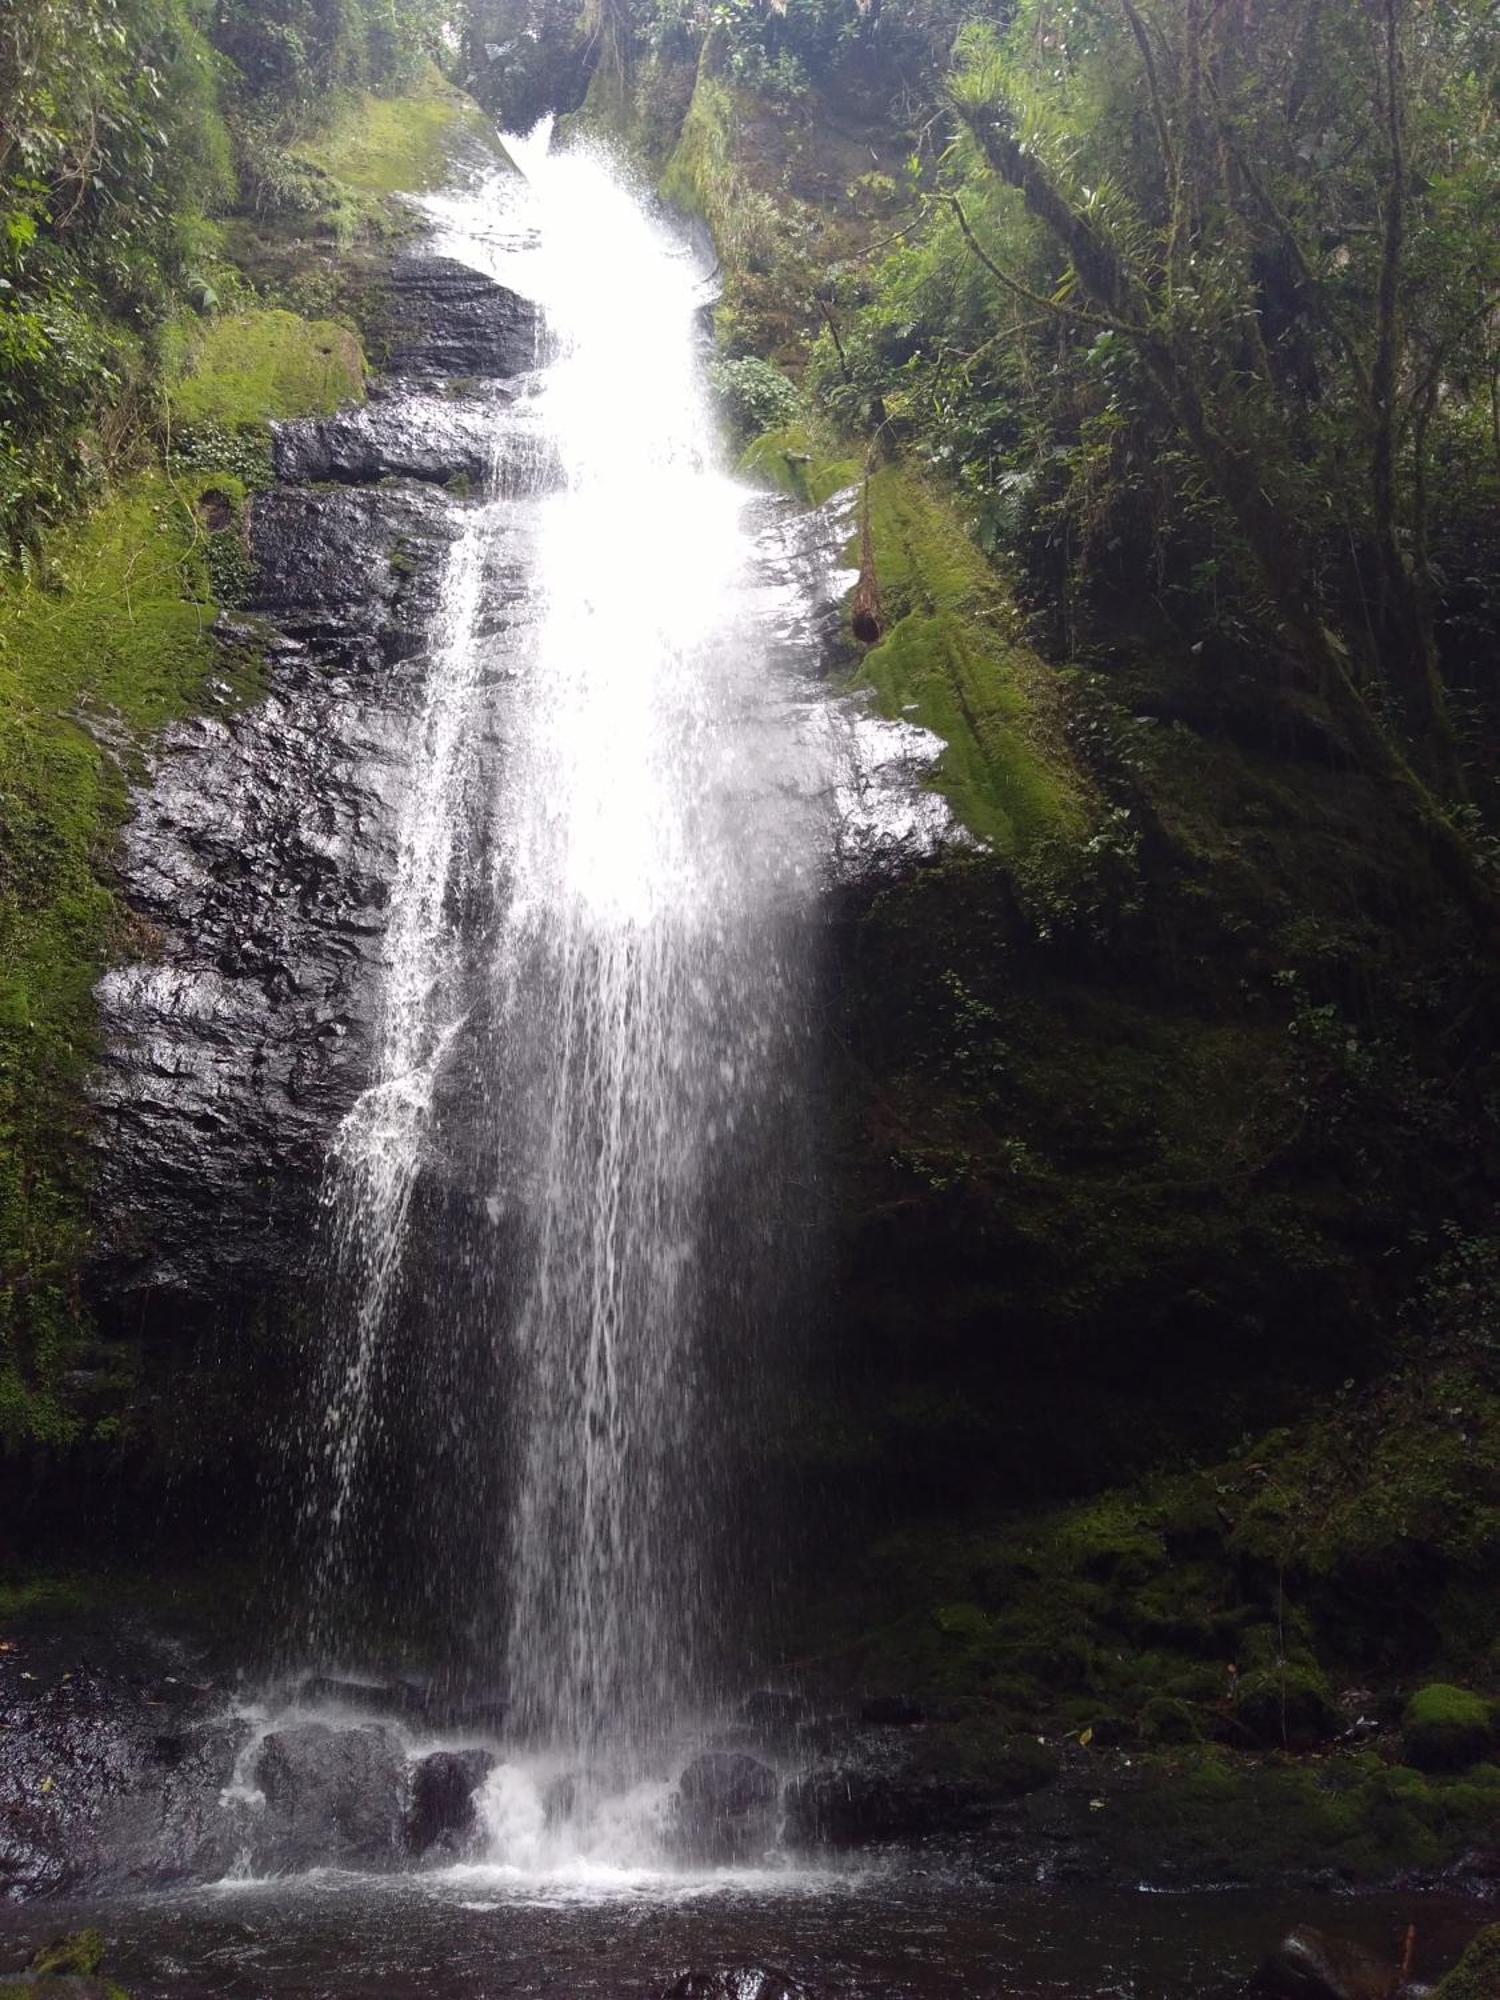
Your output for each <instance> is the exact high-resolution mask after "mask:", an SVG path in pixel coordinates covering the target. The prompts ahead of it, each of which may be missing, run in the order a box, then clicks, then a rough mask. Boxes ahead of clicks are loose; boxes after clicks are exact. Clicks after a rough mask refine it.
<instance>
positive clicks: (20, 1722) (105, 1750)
mask: <svg viewBox="0 0 1500 2000" xmlns="http://www.w3.org/2000/svg"><path fill="white" fill-rule="evenodd" d="M191 1672H192V1669H191V1666H190V1664H187V1663H184V1662H183V1661H182V1660H180V1659H178V1658H177V1657H175V1656H174V1655H172V1654H170V1653H165V1652H161V1651H158V1650H156V1649H147V1650H145V1651H143V1652H141V1653H140V1654H139V1655H137V1656H135V1657H133V1658H132V1659H131V1660H130V1661H129V1663H128V1665H126V1666H122V1665H118V1664H110V1665H94V1664H90V1663H89V1662H88V1661H87V1660H86V1659H77V1658H68V1657H65V1656H64V1655H62V1654H59V1653H57V1652H56V1651H55V1650H54V1649H51V1648H34V1647H32V1646H29V1645H27V1644H25V1643H22V1644H20V1645H19V1646H17V1647H16V1648H15V1649H14V1650H13V1651H8V1652H7V1653H5V1654H4V1655H0V1897H7V1898H32V1897H38V1896H56V1895H61V1894H65V1893H67V1892H68V1891H70V1890H73V1889H76V1888H81V1887H85V1886H93V1885H94V1884H98V1883H110V1884H112V1885H116V1886H122V1887H123V1886H144V1885H162V1884H167V1883H170V1882H174V1881H182V1880H186V1879H189V1878H196V1879H201V1878H203V1877H205V1876H212V1875H218V1874H222V1873H223V1872H224V1870H225V1868H227V1867H228V1865H229V1863H230V1861H231V1859H232V1858H233V1851H232V1848H231V1847H230V1846H229V1844H228V1839H227V1836H228V1831H229V1829H228V1828H227V1826H226V1825H225V1823H224V1820H223V1816H222V1814H221V1813H220V1811H219V1803H218V1802H219V1796H220V1793H221V1791H222V1790H223V1788H224V1787H225V1786H226V1785H227V1784H228V1783H229V1782H230V1778H231V1776H232V1774H233V1770H234V1764H235V1758H236V1756H237V1755H238V1753H239V1750H240V1748H241V1745H242V1744H243V1743H244V1742H245V1741H246V1740H247V1739H248V1736H249V1730H248V1727H247V1726H246V1725H244V1724H241V1723H238V1722H235V1721H232V1720H226V1719H225V1718H224V1717H223V1716H222V1715H221V1714H216V1713H215V1712H214V1711H215V1710H217V1709H220V1708H221V1707H222V1701H223V1697H222V1696H221V1695H217V1694H215V1692H214V1691H213V1690H212V1689H211V1688H206V1687H204V1686H203V1685H202V1684H200V1683H197V1682H196V1681H194V1680H193V1679H192V1678H190V1675H191Z"/></svg>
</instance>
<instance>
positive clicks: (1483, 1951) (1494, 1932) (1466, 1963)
mask: <svg viewBox="0 0 1500 2000" xmlns="http://www.w3.org/2000/svg"><path fill="white" fill-rule="evenodd" d="M1497 1993H1500V1924H1491V1925H1490V1927H1489V1929H1488V1930H1483V1931H1481V1932H1480V1933H1479V1935H1478V1937H1477V1938H1475V1940H1474V1942H1473V1943H1472V1944H1471V1945H1470V1946H1469V1948H1468V1950H1467V1951H1466V1952H1465V1953H1464V1955H1463V1957H1462V1958H1461V1959H1460V1960H1459V1961H1458V1963H1457V1965H1455V1966H1454V1968H1453V1970H1452V1971H1451V1972H1450V1973H1449V1974H1448V1976H1447V1978H1446V1979H1442V1980H1439V1982H1438V1987H1437V1991H1436V1993H1434V1995H1433V2000H1495V1996H1496V1994H1497Z"/></svg>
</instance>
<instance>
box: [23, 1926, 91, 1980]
mask: <svg viewBox="0 0 1500 2000" xmlns="http://www.w3.org/2000/svg"><path fill="white" fill-rule="evenodd" d="M103 1957H104V1934H103V1932H102V1931H96V1930H86V1931H72V1932H70V1933H69V1934H68V1936H67V1937H60V1938H54V1939H53V1941H52V1943H51V1944H44V1945H43V1946H42V1948H41V1950H40V1951H39V1952H37V1954H36V1955H35V1957H34V1958H33V1959H32V1961H31V1964H30V1965H29V1966H28V1967H27V1970H28V1971H29V1972H34V1973H37V1974H39V1975H40V1974H42V1973H50V1974H54V1975H57V1974H61V1973H67V1972H82V1973H90V1972H97V1971H98V1970H99V1966H100V1962H101V1961H102V1959H103Z"/></svg>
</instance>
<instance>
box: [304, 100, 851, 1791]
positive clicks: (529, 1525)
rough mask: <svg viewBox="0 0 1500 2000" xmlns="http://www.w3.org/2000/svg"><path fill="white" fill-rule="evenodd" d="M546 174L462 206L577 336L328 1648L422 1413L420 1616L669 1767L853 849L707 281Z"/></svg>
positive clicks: (551, 352) (534, 399) (404, 843)
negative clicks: (744, 452)
mask: <svg viewBox="0 0 1500 2000" xmlns="http://www.w3.org/2000/svg"><path fill="white" fill-rule="evenodd" d="M514 151H515V155H516V157H517V158H518V160H519V161H520V163H521V165H522V166H523V168H524V178H521V179H517V180H515V181H514V182H508V183H505V184H502V185H499V186H491V187H490V188H488V189H486V190H484V191H483V192H482V193H480V194H471V195H466V196H463V197H461V198H454V199H449V200H446V201H441V202H434V203H433V204H432V208H433V213H434V217H435V220H436V222H437V224H438V227H439V231H440V237H441V247H443V248H444V249H447V250H449V251H450V252H451V253H452V254H456V255H460V256H462V257H464V258H465V259H466V261H469V262H471V263H475V264H478V265H480V266H481V267H482V268H484V269H486V270H488V271H489V273H490V275H492V276H494V277H497V278H499V279H500V280H502V281H503V282H505V283H507V284H509V285H510V286H511V287H512V288H513V289H515V290H517V291H521V292H523V293H526V294H528V295H529V296H531V297H532V298H534V299H535V300H536V301H537V302H538V303H539V305H540V307H541V309H542V313H543V324H544V327H545V335H544V340H543V347H542V352H541V353H540V354H539V357H538V361H539V365H538V369H537V372H536V375H535V377H534V379H533V380H531V381H530V382H529V383H527V384H526V385H525V387H524V392H523V393H522V394H520V395H518V396H515V397H513V398H510V399H506V400H499V401H497V403H496V408H495V414H494V427H495V436H494V453H493V456H494V468H495V478H494V480H493V481H492V490H493V491H494V494H495V497H494V498H492V499H488V500H486V501H485V502H484V503H483V504H473V505H471V506H470V507H469V508H468V509H467V511H466V518H465V524H464V527H463V530H462V533H461V534H460V536H459V539H458V540H457V542H456V543H455V545H454V549H453V553H452V556H451V559H450V569H449V573H448V576H447V579H446V583H445V588H444V592H443V604H444V612H443V623H442V629H441V631H440V632H439V633H438V634H437V635H436V643H435V644H434V647H433V651H432V656H431V661H430V669H429V672H430V679H429V683H428V688H427V695H426V709H425V713H424V716H423V720H422V730H421V736H420V741H419V746H418V749H417V753H416V757H415V760H414V763H413V767H412V770H411V780H410V787H409V791H408V795H407V798H406V803H405V806H404V811H403V819H402V823H401V829H400V837H399V852H398V856H397V863H396V873H395V880H394V884H393V889H392V894H391V901H390V906H389V912H388V922H387V934H386V935H387V948H386V958H387V970H386V974H385V986H384V990H383V992H382V994H381V996H380V1012H379V1017H378V1024H377V1040H376V1062H375V1070H374V1075H373V1078H372V1081H371V1083H370V1086H369V1088H368V1089H367V1090H366V1092H365V1094H364V1096H363V1097H362V1098H361V1099H360V1101H359V1102H358V1104H357V1105H356V1106H355V1108H354V1110H353V1111H352V1112H351V1114H350V1115H349V1117H348V1119H347V1120H346V1121H345V1124H344V1127H343V1130H342V1132H341V1134H340V1139H339V1144H338V1148H337V1156H336V1159H335V1162H334V1170H333V1174H332V1177H331V1180H330V1194H329V1204H330V1212H331V1215H332V1218H333V1240H334V1246H335V1258H336V1263H337V1266H338V1270H339V1273H340V1283H339V1286H338V1288H337V1299H336V1305H335V1308H334V1311H333V1322H334V1323H333V1324H332V1326H331V1327H330V1328H329V1329H328V1333H327V1349H326V1359H325V1362H324V1368H323V1378H322V1382H321V1386H320V1388H319V1391H318V1394H317V1396H316V1398H315V1401H316V1404H317V1408H316V1410H315V1412H314V1414H313V1418H312V1422H313V1426H314V1429H315V1431H316V1432H317V1437H316V1447H317V1457H318V1463H319V1470H320V1477H319V1479H318V1482H317V1492H316V1495H315V1497H314V1500H313V1502H312V1503H311V1514H312V1517H313V1527H314V1534H315V1538H316V1546H317V1552H318V1553H317V1559H316V1563H315V1570H316V1581H315V1596H316V1598H317V1600H318V1602H319V1604H320V1605H321V1606H323V1607H324V1608H325V1611H326V1612H327V1616H326V1617H325V1619H324V1621H323V1623H322V1626H321V1629H320V1631H319V1633H318V1636H319V1637H320V1639H321V1641H322V1642H323V1644H324V1645H325V1647H326V1646H327V1645H329V1644H331V1643H332V1642H333V1640H334V1638H335V1637H336V1632H335V1630H334V1628H333V1625H332V1623H331V1620H332V1618H333V1615H334V1614H333V1613H332V1611H331V1610H329V1609H328V1607H332V1606H335V1605H337V1604H338V1603H339V1602H340V1601H341V1599H343V1598H346V1597H347V1596H348V1594H349V1592H350V1590H351V1589H355V1590H363V1591H364V1592H366V1593H369V1592H370V1591H371V1590H372V1578H375V1577H379V1576H380V1574H381V1570H382V1564H383V1562H384V1561H385V1555H384V1546H383V1542H382V1537H383V1535H384V1534H385V1532H386V1528H385V1526H383V1525H382V1521H383V1517H382V1513H381V1506H380V1492H379V1489H380V1486H381V1482H382V1480H385V1481H386V1482H387V1483H389V1482H390V1481H392V1480H395V1481H398V1482H399V1480H400V1479H401V1477H402V1476H403V1475H402V1471H401V1466H400V1463H399V1461H400V1460H401V1457H402V1446H401V1444H400V1442H399V1440H397V1439H395V1438H394V1437H393V1432H392V1426H393V1425H394V1426H395V1427H396V1428H397V1430H399V1429H400V1428H401V1426H403V1425H408V1426H409V1424H410V1417H411V1411H412V1409H413V1408H414V1407H416V1406H418V1405H420V1406H421V1408H422V1410H423V1412H424V1415H423V1419H422V1423H423V1426H424V1430H425V1433H426V1434H427V1435H428V1436H429V1437H430V1438H431V1439H432V1440H433V1442H432V1445H431V1449H432V1452H433V1463H434V1464H435V1465H439V1466H440V1467H441V1468H443V1470H442V1472H441V1485H442V1488H443V1490H442V1491H441V1493H438V1494H436V1495H432V1494H430V1493H429V1494H427V1495H424V1496H419V1497H420V1498H421V1500H422V1507H423V1511H424V1519H425V1518H426V1517H427V1513H428V1511H429V1509H430V1514H431V1521H430V1524H429V1526H428V1529H427V1532H428V1535H429V1546H430V1555H431V1560H430V1561H429V1562H428V1563H427V1564H425V1565H423V1566H422V1568H423V1570H424V1574H423V1575H421V1576H419V1577H416V1578H415V1579H414V1580H413V1582H412V1585H411V1588H412V1589H413V1590H414V1591H417V1592H419V1593H421V1594H423V1597H424V1602H426V1603H429V1604H431V1603H439V1604H441V1603H442V1602H443V1601H444V1595H443V1593H444V1591H447V1593H448V1599H449V1600H450V1603H451V1623H452V1626H453V1631H454V1633H456V1632H457V1631H458V1630H459V1629H460V1628H461V1629H462V1630H463V1631H464V1632H465V1633H466V1634H467V1635H468V1638H469V1642H470V1643H471V1644H472V1643H477V1644H478V1645H479V1647H480V1649H481V1651H484V1650H485V1649H486V1648H487V1649H488V1657H489V1658H490V1660H491V1663H492V1667H493V1671H494V1673H495V1676H496V1678H497V1679H498V1680H499V1681H500V1682H501V1683H502V1685H503V1687H504V1690H505V1696H506V1700H507V1703H508V1708H509V1720H508V1729H509V1731H510V1732H511V1733H512V1734H513V1735H514V1737H515V1738H516V1739H517V1740H518V1741H524V1742H526V1743H528V1744H530V1745H532V1746H533V1747H535V1748H537V1749H538V1750H541V1751H545V1752H547V1753H549V1754H550V1753H553V1752H557V1751H564V1752H579V1753H583V1754H584V1755H585V1756H586V1757H590V1756H599V1755H602V1754H604V1753H605V1752H606V1751H607V1752H609V1753H610V1754H615V1755H619V1756H625V1757H627V1758H629V1757H632V1756H634V1757H636V1758H637V1759H638V1760H639V1758H641V1757H646V1758H648V1759H649V1754H650V1751H651V1747H652V1745H653V1744H657V1743H659V1742H660V1740H661V1739H662V1738H663V1737H664V1735H666V1734H667V1733H669V1732H670V1730H671V1729H672V1727H673V1726H674V1724H675V1723H676V1722H677V1721H678V1720H680V1718H682V1717H683V1716H684V1715H685V1714H688V1713H690V1712H691V1711H693V1710H694V1709H696V1708H701V1707H703V1706H705V1705H707V1704H708V1703H710V1702H711V1700H712V1698H713V1695H714V1692H715V1686H716V1677H717V1675H718V1674H719V1672H720V1670H721V1667H722V1664H723V1662H724V1660H725V1659H726V1657H727V1658H731V1659H732V1656H733V1644H734V1637H735V1634H734V1626H735V1623H736V1622H737V1620H738V1619H739V1617H740V1616H741V1615H742V1612H741V1607H740V1601H739V1594H738V1582H737V1578H738V1574H739V1569H740V1567H741V1557H742V1550H743V1548H744V1546H745V1538H744V1536H743V1535H742V1533H741V1529H740V1525H739V1524H738V1523H737V1521H736V1517H735V1505H734V1500H735V1489H736V1484H737V1474H738V1470H739V1469H740V1468H741V1467H742V1466H743V1465H744V1464H745V1463H746V1462H749V1461H753V1459H754V1455H755V1452H756V1450H757V1449H758V1446H759V1433H760V1431H761V1430H762V1428H763V1426H764V1424H765V1421H766V1414H765V1406H764V1402H763V1398H762V1393H761V1392H762V1387H763V1382H764V1375H765V1367H766V1356H767V1354H768V1353H769V1352H771V1351H772V1350H773V1349H774V1348H775V1346H776V1344H777V1342H778V1340H780V1339H781V1338H782V1337H783V1335H784V1332H785V1326H784V1322H785V1320H786V1319H787V1317H788V1315H789V1313H790V1312H791V1303H790V1301H791V1290H790V1288H789V1285H788V1279H789V1276H790V1274H791V1273H792V1272H793V1271H794V1269H795V1267H796V1264H797V1261H798V1250H797V1242H796V1236H797V1229H798V1227H799V1224H800V1222H801V1221H802V1220H804V1219H805V1218H804V1217H802V1216H799V1210H805V1205H806V1202H805V1183H806V1179H807V1175H806V1172H805V1169H804V1166H803V1163H802V1159H801V1153H802V1145H801V1140H800V1137H799V1132H800V1123H801V1103H802V1099H803V1096H804V1092H805V1079H804V1074H803V1064H804V1052H805V1046H806V1042H807V1038H808V1021H809V1017H810V1014H811V1003H810V997H809V973H808V962H809V945H808V939H809V936H810V933H811V925H810V921H809V919H810V915H811V911H812V907H813V903H814V898H815V894H816V889H817V882H818V861H817V841H818V831H817V824H816V813H815V811H814V809H813V805H812V803H811V793H810V789H809V787H808V785H807V784H806V783H805V782H803V781H802V778H799V775H798V760H799V758H803V757H805V748H806V746H805V744H802V743H800V742H799V738H798V724H797V721H796V714H797V703H796V700H795V699H794V697H793V694H792V692H791V691H790V689H789V686H788V684H787V681H786V679H785V675H784V669H783V668H782V667H780V666H777V665H776V664H775V663H774V662H773V659H772V657H771V656H772V652H773V648H772V647H771V645H770V643H769V641H768V638H767V634H766V630H765V625H766V619H765V597H766V593H765V591H764V588H763V584H762V583H758V582H757V579H756V577H755V574H754V548H753V537H752V534H751V531H750V528H749V526H748V525H747V520H746V511H747V506H748V504H749V499H750V496H749V495H748V494H747V493H746V492H745V490H744V489H742V488H741V487H739V486H737V485H736V484H735V483H734V482H733V480H732V479H730V478H729V477H728V476H727V475H726V473H725V471H724V469H723V466H722V462H721V448H720V443H719V440H718V438H717V437H716V433H715V422H714V417H713V414H712V410H711V407H710V404H709V401H708V398H707V392H706V389H705V385H704V372H703V358H704V357H703V348H704V344H705V343H704V336H703V331H702V311H703V307H704V303H705V293H704V287H703V274H702V272H701V269H700V268H698V267H697V266H696V265H695V263H694V260H693V258H692V257H691V255H690V254H689V252H688V250H687V249H686V248H685V246H684V245H683V244H682V243H681V241H680V240H679V239H678V238H677V237H676V236H675V235H674V234H673V232H672V231H671V230H670V229H669V228H667V227H666V226H665V225H664V224H663V223H662V222H661V221H659V220H658V219H656V218H654V217H653V215H652V214H651V213H650V211H649V209H648V207H647V205H646V204H645V203H644V202H643V200H642V199H641V198H640V197H639V196H638V195H637V193H635V192H634V191H633V190H632V188H631V187H630V186H629V184H628V182H627V181H626V180H625V179H624V178H623V177H622V176H621V175H620V174H619V173H618V171H617V170H616V169H614V168H613V167H612V166H611V165H610V164H609V162H608V161H607V160H606V159H605V158H604V157H603V156H601V155H600V154H599V153H597V152H595V151H593V150H591V149H589V148H587V147H578V148H574V149H571V150H568V151H564V152H553V151H550V150H549V149H548V146H547V143H546V134H545V133H544V132H539V133H537V134H534V135H532V136H531V137H530V138H529V139H527V140H524V141H518V142H515V145H514ZM802 777H803V778H805V773H804V774H802ZM815 791H816V786H813V787H812V788H811V792H813V793H815ZM407 1434H409V1431H408V1433H407ZM382 1467H384V1469H383V1470H382ZM414 1504H415V1503H414V1502H412V1501H411V1500H410V1498H409V1497H408V1499H407V1500H404V1501H403V1503H402V1505H403V1507H404V1508H406V1510H407V1512H408V1513H410V1511H411V1509H412V1506H413V1505H414ZM389 1511H390V1510H389V1509H388V1513H389ZM435 1578H436V1579H438V1581H434V1579H435ZM396 1584H397V1579H395V1578H393V1577H392V1576H391V1575H390V1574H386V1576H385V1578H384V1585H385V1588H386V1589H387V1590H390V1589H392V1588H394V1587H396ZM340 1615H342V1614H340ZM315 1623H316V1621H315ZM476 1634H477V1635H478V1639H477V1641H476V1640H475V1636H474V1635H476ZM436 1636H438V1637H439V1638H440V1639H444V1640H446V1639H451V1638H452V1636H453V1634H451V1633H450V1634H447V1635H441V1634H440V1635H436Z"/></svg>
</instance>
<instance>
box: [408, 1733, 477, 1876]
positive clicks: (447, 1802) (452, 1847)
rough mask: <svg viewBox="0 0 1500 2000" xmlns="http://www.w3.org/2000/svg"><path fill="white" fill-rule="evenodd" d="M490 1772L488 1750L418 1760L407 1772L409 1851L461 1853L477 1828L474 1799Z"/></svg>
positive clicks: (442, 1752)
mask: <svg viewBox="0 0 1500 2000" xmlns="http://www.w3.org/2000/svg"><path fill="white" fill-rule="evenodd" d="M494 1768H495V1759H494V1757H493V1756H492V1755H491V1753H490V1752H489V1751H488V1750H434V1751H433V1752H432V1753H431V1754H430V1755H429V1756H426V1757H423V1758H422V1759H421V1760H420V1762H419V1763H418V1764H417V1766H416V1768H415V1770H414V1771H413V1772H412V1781H411V1805H410V1808H409V1809H408V1811H407V1815H406V1845H407V1848H408V1850H409V1852H411V1853H412V1854H431V1853H432V1852H434V1850H436V1851H437V1852H440V1853H444V1854H455V1853H460V1852H462V1850H463V1848H464V1847H465V1845H466V1844H467V1842H468V1841H469V1840H470V1838H471V1837H472V1835H473V1834H474V1831H475V1829H476V1827H477V1825H478V1819H479V1815H478V1812H477V1810H476V1808H475V1804H474V1794H475V1793H476V1792H477V1791H478V1789H479V1787H480V1786H481V1785H482V1784H483V1783H484V1781H485V1779H486V1778H487V1777H488V1776H489V1774H490V1772H491V1771H493V1770H494Z"/></svg>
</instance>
